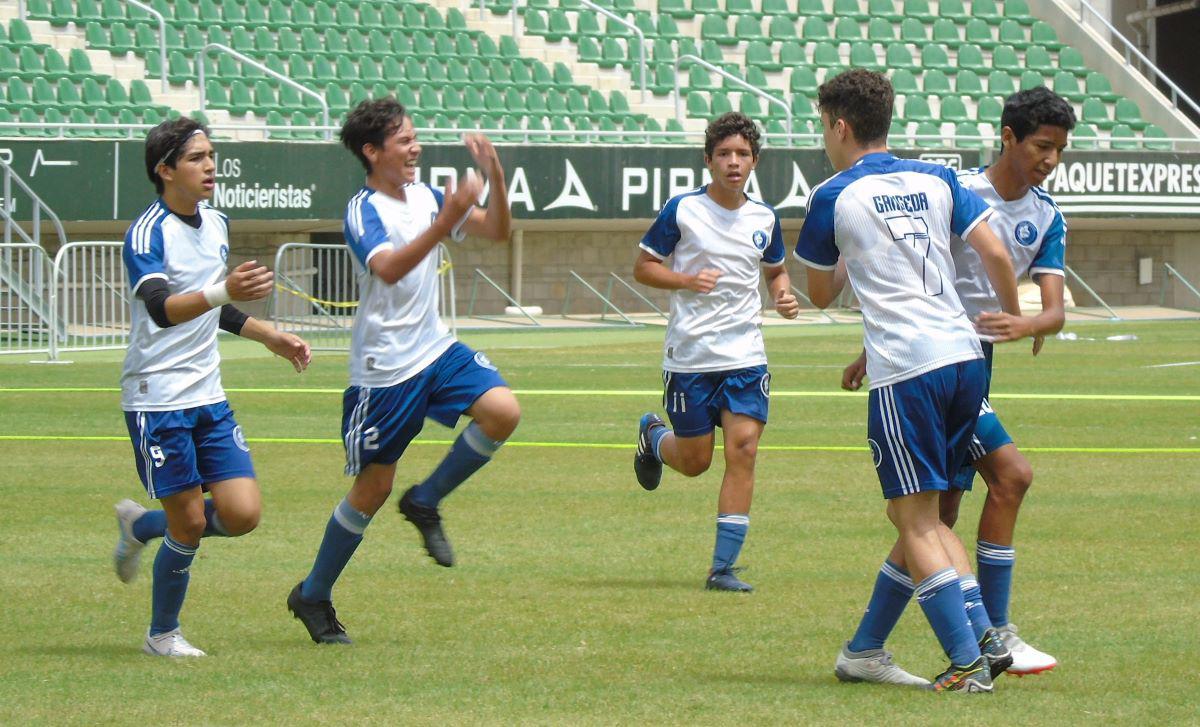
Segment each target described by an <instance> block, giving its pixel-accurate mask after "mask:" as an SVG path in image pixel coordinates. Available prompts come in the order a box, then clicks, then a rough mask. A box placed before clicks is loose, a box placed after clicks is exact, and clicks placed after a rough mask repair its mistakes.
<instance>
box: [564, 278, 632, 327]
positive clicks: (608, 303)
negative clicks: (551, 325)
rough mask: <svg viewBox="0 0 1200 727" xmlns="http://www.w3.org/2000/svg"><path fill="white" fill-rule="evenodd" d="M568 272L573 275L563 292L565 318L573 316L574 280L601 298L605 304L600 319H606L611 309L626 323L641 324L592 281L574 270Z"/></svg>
mask: <svg viewBox="0 0 1200 727" xmlns="http://www.w3.org/2000/svg"><path fill="white" fill-rule="evenodd" d="M567 272H569V273H570V274H571V277H570V278H568V279H567V285H566V290H565V292H564V294H563V307H562V317H563V318H570V317H571V313H570V309H571V288H572V286H571V283H572V281H574V282H576V283H579V284H580V285H582V286H583V287H584V289H585V290H587V291H588V292H589V293H591V294H592V295H594V296H595V297H596V298H598V299H599V300H600V302H601V303H603V304H604V305H603V307H602V308H601V309H600V320H601V321H604V318H605V316H607V315H608V311H609V310H610V309H611V310H612V311H613V312H614V313H616V314H617V315H618V316H620V317H621V320H623V321H625V324H626V325H630V326H638V325H640V324H639V323H636V322H634V321H633V320H632V319H630V317H629V316H627V315H625V311H623V310H621V309H620V308H618V307H617V305H616V303H613V302H612V300H611V299H610V298H608V297H607V296H605V295H604V294H603V293H601V292H600V291H598V290H596V289H595V288H594V287H592V284H591V283H589V282H588V281H586V280H584V279H583V278H581V277H580V276H579V273H577V272H575V271H574V270H568V271H567Z"/></svg>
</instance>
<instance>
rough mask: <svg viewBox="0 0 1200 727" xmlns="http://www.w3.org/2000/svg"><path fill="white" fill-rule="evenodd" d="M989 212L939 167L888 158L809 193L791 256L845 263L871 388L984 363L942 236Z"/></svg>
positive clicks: (962, 231)
mask: <svg viewBox="0 0 1200 727" xmlns="http://www.w3.org/2000/svg"><path fill="white" fill-rule="evenodd" d="M989 213H990V210H989V208H988V206H987V205H986V204H984V202H983V200H981V199H980V198H979V196H978V195H976V194H975V193H974V192H971V191H969V190H967V189H964V188H963V186H962V185H961V184H959V182H958V178H957V177H955V175H954V172H953V171H952V170H950V169H948V168H947V167H943V166H940V165H937V164H929V163H926V162H920V161H915V160H910V159H898V158H896V157H894V156H892V155H891V154H889V153H886V152H879V153H874V154H867V155H866V156H864V157H863V158H862V159H860V160H859V161H858V162H857V163H856V164H855V165H854V166H852V167H850V168H849V169H847V170H845V171H843V172H841V173H839V174H836V175H834V176H833V177H830V178H829V179H828V180H826V181H825V182H823V183H822V184H821V185H819V186H817V187H816V188H814V189H813V190H812V192H811V193H810V195H809V200H808V212H807V214H806V216H805V218H804V226H803V227H802V228H801V229H800V238H799V240H798V242H797V243H796V253H795V254H796V257H797V258H799V259H800V261H801V262H803V263H804V264H806V265H809V266H810V267H814V268H817V269H820V270H833V269H834V268H835V266H836V265H837V261H838V258H839V257H842V258H845V260H846V271H847V273H848V275H849V278H850V284H851V286H852V287H853V288H854V292H855V294H856V295H857V296H858V299H859V301H860V302H861V304H862V312H863V328H864V335H863V338H864V346H865V348H866V351H867V375H868V376H869V377H870V379H871V388H872V389H875V388H878V387H881V386H886V385H888V384H893V383H896V382H898V381H904V380H906V379H911V378H913V377H916V376H919V375H921V374H923V373H925V372H927V371H932V370H934V369H937V368H941V367H942V366H947V365H949V364H952V363H957V362H959V361H968V360H971V359H975V358H981V357H982V356H983V353H982V351H981V350H980V347H979V341H978V339H977V337H976V333H975V328H974V326H973V325H972V323H971V320H970V319H969V318H967V315H966V312H965V311H964V310H963V307H962V303H961V302H960V301H959V299H958V294H957V293H955V291H954V264H953V262H952V261H951V258H950V236H951V234H956V235H959V236H960V237H961V236H965V235H966V234H968V233H969V232H970V231H971V230H972V229H973V228H974V227H975V226H976V225H977V224H979V223H980V222H981V221H983V220H984V219H986V218H987V216H988V214H989Z"/></svg>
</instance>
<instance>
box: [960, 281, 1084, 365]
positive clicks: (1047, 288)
mask: <svg viewBox="0 0 1200 727" xmlns="http://www.w3.org/2000/svg"><path fill="white" fill-rule="evenodd" d="M1037 282H1038V288H1040V289H1041V292H1042V312H1041V313H1038V314H1037V315H1035V316H1013V315H1009V314H1008V313H983V314H981V315H980V316H979V320H978V321H976V327H977V328H978V329H979V332H980V333H983V334H984V335H987V336H990V337H992V338H993V339H994V340H996V341H1015V340H1017V339H1019V338H1025V337H1026V336H1032V337H1033V355H1034V356H1036V355H1038V352H1040V351H1041V350H1042V343H1043V342H1044V341H1045V340H1046V336H1049V335H1052V334H1055V333H1058V332H1059V331H1061V330H1062V327H1063V322H1064V321H1066V317H1067V314H1066V311H1065V309H1064V308H1063V286H1064V279H1063V276H1061V275H1053V274H1047V273H1043V274H1041V275H1039V276H1038V278H1037Z"/></svg>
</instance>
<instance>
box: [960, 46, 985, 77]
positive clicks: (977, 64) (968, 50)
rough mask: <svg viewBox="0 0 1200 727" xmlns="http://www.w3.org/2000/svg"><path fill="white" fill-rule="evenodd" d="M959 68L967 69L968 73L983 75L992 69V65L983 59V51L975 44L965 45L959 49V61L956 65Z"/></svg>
mask: <svg viewBox="0 0 1200 727" xmlns="http://www.w3.org/2000/svg"><path fill="white" fill-rule="evenodd" d="M955 65H956V66H957V67H958V68H960V69H963V68H965V69H966V70H968V71H975V72H976V73H983V72H985V71H987V70H988V69H989V68H991V66H990V64H988V62H987V61H985V60H984V59H983V51H982V50H980V48H979V46H977V45H975V44H974V43H964V44H963V45H962V46H960V47H959V49H958V60H957V63H956V64H955Z"/></svg>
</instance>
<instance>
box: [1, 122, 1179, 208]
mask: <svg viewBox="0 0 1200 727" xmlns="http://www.w3.org/2000/svg"><path fill="white" fill-rule="evenodd" d="M902 155H904V156H914V157H920V158H923V159H927V160H929V161H934V162H937V163H940V164H946V165H949V166H951V167H955V168H964V167H971V166H977V165H979V164H980V163H981V161H983V160H982V159H981V155H980V153H979V152H975V151H950V152H933V151H931V152H925V153H920V152H912V153H907V152H902ZM500 158H501V160H502V161H503V163H504V166H505V169H506V172H507V176H508V185H509V199H510V202H511V206H512V210H513V215H514V216H515V217H517V218H518V219H598V220H600V219H618V218H649V217H654V216H655V215H656V214H657V212H658V210H659V208H660V207H661V206H662V204H663V202H665V201H666V200H667V199H670V198H671V197H672V196H673V195H675V194H678V193H680V192H683V191H685V190H688V189H691V188H694V187H695V186H697V185H699V184H703V183H705V182H706V181H708V171H707V170H706V169H705V168H704V164H703V154H702V151H701V149H699V148H696V149H694V150H693V149H686V148H678V147H655V146H524V145H522V146H501V147H500ZM0 160H3V161H5V162H6V163H8V164H10V165H11V166H12V167H13V169H14V170H15V171H16V173H17V174H19V175H20V176H21V177H23V178H24V179H25V180H26V181H27V182H28V183H29V184H30V186H31V187H32V188H33V189H34V190H35V191H36V192H37V194H38V195H39V196H41V197H42V199H43V200H45V201H46V203H47V204H49V205H50V207H51V208H52V209H53V210H54V211H55V213H56V214H58V216H59V217H60V218H61V219H62V220H64V221H96V220H132V219H133V218H134V217H136V216H137V215H138V213H139V212H140V211H141V210H142V209H143V208H144V207H145V206H146V204H148V203H149V201H150V200H151V199H152V198H153V196H154V190H153V187H152V186H151V184H150V181H149V180H148V179H147V177H146V172H145V161H144V157H143V145H142V143H141V142H140V141H116V142H99V141H82V140H81V141H59V140H49V141H10V142H0ZM469 164H470V157H469V155H468V154H467V152H466V150H465V149H464V148H463V147H461V146H458V145H442V144H429V145H425V147H424V151H423V153H422V156H421V165H420V169H419V172H418V173H419V175H420V176H419V178H420V180H421V181H424V182H427V183H429V184H431V185H433V186H435V187H441V186H443V185H445V183H446V180H447V179H450V178H456V177H459V176H461V175H462V174H463V173H464V172H465V170H466V168H467V166H468V165H469ZM832 173H833V170H832V168H831V167H830V166H829V162H828V161H827V160H826V158H825V155H824V153H823V152H822V151H821V150H820V149H766V150H764V151H763V154H762V158H761V159H760V161H759V165H758V168H757V169H756V170H755V172H754V174H752V175H751V177H750V180H749V182H748V185H747V192H748V193H750V194H751V195H753V196H755V197H758V198H760V199H762V200H763V201H765V202H767V203H768V204H771V205H773V206H774V207H775V209H776V210H778V212H779V215H780V217H782V218H785V219H786V218H801V217H803V216H804V204H805V200H806V198H807V196H808V193H809V190H810V189H811V188H812V187H813V186H814V185H816V184H819V183H820V182H821V181H823V180H824V179H826V178H827V177H828V176H829V175H830V174H832ZM362 182H363V170H362V168H361V167H360V166H359V164H358V162H357V160H356V159H355V158H354V157H353V156H351V155H350V154H349V153H348V152H346V150H345V149H343V148H342V147H340V146H339V145H337V144H333V143H327V144H283V143H278V142H273V143H268V142H218V143H217V188H216V191H215V194H214V196H213V206H214V207H217V208H218V209H220V210H222V211H224V212H226V213H228V214H229V215H230V216H231V217H233V218H234V219H235V220H236V219H252V220H331V221H332V220H340V219H341V218H342V216H343V213H344V210H345V204H346V201H347V199H349V197H350V195H352V194H353V193H354V192H355V190H357V189H358V187H359V186H360V185H361V184H362ZM1045 186H1046V188H1047V190H1048V191H1049V192H1050V193H1051V194H1053V195H1054V196H1055V198H1056V199H1057V200H1058V203H1059V205H1060V206H1061V207H1062V208H1063V211H1064V212H1066V213H1067V214H1068V215H1086V216H1139V215H1156V216H1159V215H1164V216H1185V217H1190V216H1198V215H1200V155H1190V156H1183V155H1176V154H1163V153H1160V154H1150V153H1140V154H1121V153H1115V152H1113V153H1110V152H1070V153H1068V154H1067V155H1066V158H1065V159H1064V162H1063V164H1062V165H1061V166H1060V167H1059V168H1058V170H1056V172H1055V173H1054V175H1053V176H1051V177H1050V178H1049V179H1048V180H1047V181H1046V185H1045ZM17 216H18V217H22V216H23V215H21V210H17Z"/></svg>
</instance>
